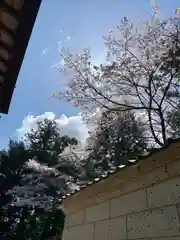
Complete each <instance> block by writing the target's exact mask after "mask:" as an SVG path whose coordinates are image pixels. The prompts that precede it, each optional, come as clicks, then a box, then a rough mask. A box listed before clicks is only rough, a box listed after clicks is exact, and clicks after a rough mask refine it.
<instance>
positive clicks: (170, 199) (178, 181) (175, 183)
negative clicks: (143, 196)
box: [147, 177, 180, 208]
mask: <svg viewBox="0 0 180 240" xmlns="http://www.w3.org/2000/svg"><path fill="white" fill-rule="evenodd" d="M147 199H148V205H149V207H150V208H153V207H161V206H165V205H172V204H174V203H177V202H179V201H180V177H179V178H174V179H171V180H168V181H164V182H162V183H159V184H156V185H154V186H151V187H148V188H147Z"/></svg>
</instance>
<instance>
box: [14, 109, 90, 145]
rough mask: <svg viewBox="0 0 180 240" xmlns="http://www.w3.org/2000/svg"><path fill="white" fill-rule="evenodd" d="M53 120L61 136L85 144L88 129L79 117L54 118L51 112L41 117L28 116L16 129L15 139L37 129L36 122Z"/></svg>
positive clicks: (63, 116)
mask: <svg viewBox="0 0 180 240" xmlns="http://www.w3.org/2000/svg"><path fill="white" fill-rule="evenodd" d="M45 118H47V119H50V120H55V121H56V122H57V124H58V126H59V129H60V133H61V136H62V135H68V136H70V137H75V138H77V139H78V140H79V141H81V142H82V143H84V142H85V140H86V138H87V137H88V128H87V126H86V125H85V124H84V123H83V121H82V119H81V116H80V115H75V116H70V117H66V116H65V115H62V116H61V117H57V116H55V114H54V113H52V112H45V113H44V114H42V115H39V116H34V115H28V116H26V117H25V118H24V119H23V121H22V125H21V127H20V128H19V129H17V137H18V139H21V138H22V137H23V136H24V135H25V134H26V133H27V132H28V131H30V130H31V129H34V128H36V127H37V122H38V121H40V120H43V119H45Z"/></svg>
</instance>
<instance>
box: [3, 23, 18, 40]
mask: <svg viewBox="0 0 180 240" xmlns="http://www.w3.org/2000/svg"><path fill="white" fill-rule="evenodd" d="M1 29H2V30H3V31H4V32H7V33H8V34H9V35H10V36H11V37H12V38H13V39H15V37H16V35H15V33H14V32H13V31H12V30H11V29H10V28H8V27H7V26H6V25H5V24H4V23H2V22H0V30H1Z"/></svg>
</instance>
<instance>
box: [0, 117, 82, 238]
mask: <svg viewBox="0 0 180 240" xmlns="http://www.w3.org/2000/svg"><path fill="white" fill-rule="evenodd" d="M76 144H77V140H76V139H75V138H70V137H68V136H60V133H59V129H58V127H57V124H56V123H55V121H50V120H47V119H46V120H45V121H42V122H38V125H37V129H36V130H31V131H30V132H29V133H28V134H27V136H26V145H25V144H24V143H22V142H19V143H18V142H14V141H10V142H9V148H8V149H7V150H6V151H2V152H1V153H0V226H1V228H0V239H2V240H6V239H18V240H21V239H22V240H25V239H32V240H41V239H49V238H52V237H53V236H56V235H57V234H58V235H61V234H62V230H63V227H64V219H65V216H64V213H63V212H62V210H61V209H59V208H58V199H59V198H60V196H61V194H64V193H65V191H67V190H68V185H67V183H66V181H67V180H68V181H69V182H70V181H73V178H74V177H75V176H76V178H77V172H78V170H77V169H75V168H74V166H73V164H71V165H68V164H67V163H65V162H62V161H60V159H59V154H60V153H62V152H63V150H64V149H65V147H67V146H69V145H76ZM30 159H34V160H33V161H34V162H31V164H32V166H31V165H30V164H29V165H28V163H29V160H30ZM35 163H36V164H35ZM33 164H35V165H34V166H33ZM73 169H75V170H74V171H73Z"/></svg>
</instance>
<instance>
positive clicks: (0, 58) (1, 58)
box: [0, 55, 8, 66]
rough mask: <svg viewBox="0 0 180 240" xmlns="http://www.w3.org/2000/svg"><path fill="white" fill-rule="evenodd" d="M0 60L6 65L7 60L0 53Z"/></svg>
mask: <svg viewBox="0 0 180 240" xmlns="http://www.w3.org/2000/svg"><path fill="white" fill-rule="evenodd" d="M0 62H2V63H4V65H6V66H8V60H6V59H4V58H3V57H2V56H1V55H0Z"/></svg>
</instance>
